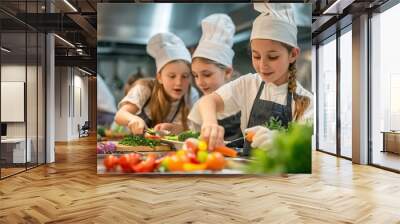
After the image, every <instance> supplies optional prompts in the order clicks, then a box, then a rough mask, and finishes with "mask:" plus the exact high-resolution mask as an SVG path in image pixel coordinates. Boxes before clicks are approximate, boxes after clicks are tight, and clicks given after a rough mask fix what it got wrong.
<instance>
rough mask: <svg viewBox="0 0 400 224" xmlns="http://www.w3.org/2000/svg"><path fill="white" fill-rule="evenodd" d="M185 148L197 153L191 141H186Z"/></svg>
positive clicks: (195, 146)
mask: <svg viewBox="0 0 400 224" xmlns="http://www.w3.org/2000/svg"><path fill="white" fill-rule="evenodd" d="M185 144H186V150H188V151H189V152H193V153H197V150H198V149H197V145H196V144H195V143H194V142H193V141H188V140H187V141H186V142H185Z"/></svg>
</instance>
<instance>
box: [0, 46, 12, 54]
mask: <svg viewBox="0 0 400 224" xmlns="http://www.w3.org/2000/svg"><path fill="white" fill-rule="evenodd" d="M1 50H2V51H4V52H7V53H10V52H11V50H9V49H7V48H5V47H1Z"/></svg>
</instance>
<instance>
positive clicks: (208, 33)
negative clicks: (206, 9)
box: [192, 13, 235, 67]
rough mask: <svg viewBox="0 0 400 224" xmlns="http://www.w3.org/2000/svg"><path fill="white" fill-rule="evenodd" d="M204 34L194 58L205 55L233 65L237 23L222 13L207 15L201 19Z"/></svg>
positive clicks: (221, 62) (204, 56) (216, 60)
mask: <svg viewBox="0 0 400 224" xmlns="http://www.w3.org/2000/svg"><path fill="white" fill-rule="evenodd" d="M201 28H202V31H203V34H202V36H201V39H200V42H199V45H198V46H197V48H196V50H195V51H194V53H193V56H192V58H195V57H203V58H207V59H210V60H213V61H215V62H218V63H220V64H223V65H225V66H228V67H230V66H232V59H233V56H234V55H235V53H234V52H233V50H232V45H233V35H234V34H235V24H233V22H232V20H231V18H230V17H229V16H228V15H226V14H222V13H216V14H212V15H209V16H207V17H206V18H204V19H203V20H202V21H201Z"/></svg>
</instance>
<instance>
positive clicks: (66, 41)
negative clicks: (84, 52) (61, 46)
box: [54, 34, 75, 48]
mask: <svg viewBox="0 0 400 224" xmlns="http://www.w3.org/2000/svg"><path fill="white" fill-rule="evenodd" d="M54 36H55V37H57V38H58V39H60V40H61V41H63V42H64V43H66V44H67V45H69V46H70V47H73V48H75V45H73V44H71V42H69V41H68V40H66V39H64V38H62V37H60V36H58V35H57V34H54Z"/></svg>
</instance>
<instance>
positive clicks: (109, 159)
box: [103, 155, 118, 170]
mask: <svg viewBox="0 0 400 224" xmlns="http://www.w3.org/2000/svg"><path fill="white" fill-rule="evenodd" d="M103 163H104V166H105V167H106V169H107V170H112V169H114V168H115V165H117V163H118V158H117V157H115V156H113V155H107V156H106V158H104V161H103Z"/></svg>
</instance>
